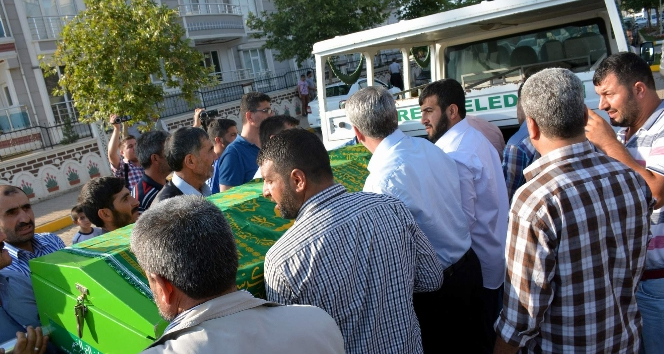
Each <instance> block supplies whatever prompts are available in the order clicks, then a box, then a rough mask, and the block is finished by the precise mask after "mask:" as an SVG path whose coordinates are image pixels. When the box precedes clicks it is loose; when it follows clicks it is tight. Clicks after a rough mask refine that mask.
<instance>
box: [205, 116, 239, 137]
mask: <svg viewBox="0 0 664 354" xmlns="http://www.w3.org/2000/svg"><path fill="white" fill-rule="evenodd" d="M236 126H237V123H235V121H234V120H232V119H226V118H220V119H213V120H212V121H210V123H208V127H207V133H208V137H209V138H210V139H214V138H217V137H218V138H221V137H222V136H224V134H226V132H228V129H230V128H231V127H236Z"/></svg>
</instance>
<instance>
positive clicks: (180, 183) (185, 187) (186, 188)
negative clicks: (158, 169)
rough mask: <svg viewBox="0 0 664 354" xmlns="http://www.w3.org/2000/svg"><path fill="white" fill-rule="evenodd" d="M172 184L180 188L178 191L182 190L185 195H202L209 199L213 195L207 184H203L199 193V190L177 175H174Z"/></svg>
mask: <svg viewBox="0 0 664 354" xmlns="http://www.w3.org/2000/svg"><path fill="white" fill-rule="evenodd" d="M171 182H173V184H174V185H175V186H176V187H178V189H180V190H181V191H182V193H183V194H185V195H200V196H204V197H207V196H210V195H211V194H212V191H210V187H209V186H208V185H207V183H203V185H202V186H201V191H198V189H196V188H194V187H192V186H191V185H190V184H189V183H187V182H186V181H185V180H183V179H182V178H180V176H178V175H177V173H174V174H173V178H171ZM201 192H202V193H201Z"/></svg>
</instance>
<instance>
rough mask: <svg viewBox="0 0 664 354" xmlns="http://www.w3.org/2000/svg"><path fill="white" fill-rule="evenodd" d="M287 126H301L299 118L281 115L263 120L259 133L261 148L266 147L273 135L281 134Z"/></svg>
mask: <svg viewBox="0 0 664 354" xmlns="http://www.w3.org/2000/svg"><path fill="white" fill-rule="evenodd" d="M286 124H290V125H294V126H296V127H297V126H299V125H300V121H299V120H298V119H297V118H293V117H291V116H287V115H279V116H273V117H268V118H265V120H263V122H262V123H261V126H260V130H259V132H258V139H259V140H260V142H261V146H263V145H265V143H267V141H268V140H270V137H271V136H272V135H275V134H277V133H279V132H280V131H282V130H284V129H286Z"/></svg>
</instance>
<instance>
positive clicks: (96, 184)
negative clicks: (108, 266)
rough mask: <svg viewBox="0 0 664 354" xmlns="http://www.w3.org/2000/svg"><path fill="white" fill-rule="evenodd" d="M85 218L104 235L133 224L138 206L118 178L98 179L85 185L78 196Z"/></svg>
mask: <svg viewBox="0 0 664 354" xmlns="http://www.w3.org/2000/svg"><path fill="white" fill-rule="evenodd" d="M78 204H79V205H80V206H81V207H82V208H83V212H84V213H85V216H87V217H88V219H89V220H90V221H92V223H93V224H95V225H97V226H98V227H101V228H102V230H103V231H104V233H106V232H110V231H113V230H116V229H119V228H121V227H125V226H127V225H129V224H131V223H134V222H135V221H136V219H138V216H139V215H140V213H139V211H138V210H139V209H138V207H139V204H138V201H137V200H136V198H134V197H132V196H131V193H129V190H127V187H125V186H124V181H123V180H122V179H121V178H118V177H98V178H93V179H91V180H89V181H88V183H86V184H85V185H84V186H83V188H82V189H81V193H80V194H79V195H78Z"/></svg>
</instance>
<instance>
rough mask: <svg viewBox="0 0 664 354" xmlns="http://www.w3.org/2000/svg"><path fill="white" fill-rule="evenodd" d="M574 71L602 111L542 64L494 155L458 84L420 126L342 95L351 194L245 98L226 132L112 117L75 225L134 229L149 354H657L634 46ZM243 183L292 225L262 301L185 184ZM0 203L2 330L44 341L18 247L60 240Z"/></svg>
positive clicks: (660, 137) (658, 240) (374, 102)
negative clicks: (148, 310) (147, 310)
mask: <svg viewBox="0 0 664 354" xmlns="http://www.w3.org/2000/svg"><path fill="white" fill-rule="evenodd" d="M593 83H594V85H595V90H596V92H597V94H598V95H599V97H600V102H599V109H600V110H603V111H605V112H607V113H608V115H609V118H610V123H611V124H609V123H608V122H607V121H605V120H604V119H603V118H601V117H600V116H599V115H598V114H597V113H596V112H594V111H593V110H591V109H588V108H587V107H586V106H585V104H584V98H585V94H584V86H583V83H582V82H581V81H580V79H579V78H578V77H577V76H576V75H574V74H573V73H572V72H570V71H569V70H566V69H557V68H554V69H545V70H542V71H540V72H538V73H536V74H533V75H532V76H530V77H528V78H527V79H526V80H525V82H524V83H523V84H522V86H521V87H520V88H519V94H518V97H519V99H518V104H517V118H518V120H519V124H520V125H521V126H520V129H519V131H518V132H517V133H516V134H515V135H514V136H512V138H511V139H510V140H509V141H508V142H507V144H506V146H505V147H504V149H502V145H501V142H500V141H498V140H499V139H498V140H496V139H493V138H492V137H491V134H492V133H491V131H492V129H491V128H488V129H483V128H482V126H484V125H483V124H484V123H482V122H480V123H479V124H480V126H478V125H477V123H473V122H472V120H473V119H477V118H474V117H471V116H467V115H466V108H465V92H464V90H463V87H462V86H461V85H460V84H459V83H458V82H457V81H455V80H452V79H445V80H441V81H437V82H433V83H431V84H430V85H428V86H427V87H426V88H425V89H424V90H423V91H422V93H421V95H420V96H419V104H420V108H421V111H422V120H421V122H422V124H423V125H424V127H425V129H426V132H427V138H428V139H422V138H416V137H410V136H407V135H405V134H404V133H402V132H401V131H400V130H399V129H398V122H397V110H396V105H395V101H394V98H393V97H392V95H391V94H390V93H389V92H388V91H387V90H385V89H383V88H380V87H367V88H364V89H362V90H359V91H358V92H357V93H355V94H354V95H352V96H351V97H350V98H349V99H348V100H347V102H346V114H347V116H348V118H349V119H350V121H351V123H352V126H353V131H354V133H355V136H356V141H357V142H358V143H361V144H363V145H364V146H365V147H366V148H367V149H368V150H369V151H370V152H371V153H372V157H371V160H370V162H369V164H368V170H369V176H368V178H367V179H366V182H365V185H364V191H363V192H358V193H349V192H348V191H346V189H345V188H344V187H343V186H342V185H341V184H338V183H336V182H335V180H334V176H333V174H332V168H331V166H330V160H329V156H328V152H327V151H326V149H325V147H324V145H323V143H322V142H321V140H320V138H319V137H317V136H316V135H315V134H313V133H311V132H309V131H306V130H303V129H291V128H295V127H297V126H298V120H297V119H295V118H292V117H288V116H273V111H272V109H271V106H270V98H269V96H267V95H265V94H262V93H256V92H254V93H249V94H247V95H245V96H244V97H243V99H242V103H241V108H240V115H241V119H242V129H241V131H240V134H239V135H238V134H237V133H238V131H237V127H236V125H235V124H231V123H229V122H225V120H224V119H219V120H217V121H213V122H210V123H208V126H207V131H206V130H203V129H201V128H199V124H198V123H195V124H194V126H193V127H180V128H178V129H176V130H174V131H173V132H171V133H170V134H169V133H166V132H162V131H155V132H149V133H146V134H143V135H141V136H140V137H139V139H138V141H137V140H136V139H135V138H133V137H131V136H128V137H125V138H124V139H120V133H119V132H120V129H119V126H115V125H114V131H113V137H112V139H115V140H114V141H113V142H112V143H111V144H110V147H109V160H110V161H111V164H112V166H111V167H112V170H113V173H114V174H115V177H101V178H96V179H92V180H90V181H89V182H88V183H86V184H85V186H84V187H83V189H82V191H81V194H80V196H79V205H78V206H76V207H75V208H74V209H72V218H74V219H75V221H76V223H77V225H79V227H80V230H79V234H80V235H77V237H78V238H80V239H81V240H85V239H88V238H90V237H94V235H96V234H101V233H104V232H108V231H112V230H115V229H117V228H120V227H124V226H126V225H128V224H131V223H134V222H135V225H134V227H133V230H132V236H131V249H132V251H133V252H134V254H135V255H136V258H137V259H138V262H139V264H140V265H141V267H142V268H143V269H144V270H145V272H146V277H147V279H148V282H149V284H150V288H151V289H152V291H153V295H154V299H155V303H156V304H157V307H158V308H159V311H160V314H161V315H162V317H164V319H166V320H168V321H170V325H169V326H168V327H167V328H166V330H165V331H164V334H163V336H162V337H161V338H159V339H158V340H157V341H155V342H154V344H152V345H151V346H150V347H149V348H147V349H146V351H145V352H146V353H182V352H192V353H199V352H200V353H203V352H214V351H216V350H217V349H219V348H224V351H225V352H226V351H227V352H231V353H253V352H259V351H260V352H265V351H270V352H279V353H281V352H284V353H286V352H288V353H344V352H345V353H439V352H443V351H446V350H449V348H460V349H459V351H460V352H468V353H492V352H493V353H517V352H523V353H588V352H593V353H596V352H611V353H614V352H615V353H637V352H639V351H641V352H642V353H647V354H652V353H658V352H661V350H662V349H661V348H664V343H662V342H663V341H664V338H663V337H662V336H661V333H662V332H663V330H664V328H663V327H664V220H661V219H662V218H664V216H662V215H661V213H660V208H661V206H662V205H664V101H662V100H661V99H660V98H659V97H658V96H657V93H656V91H655V85H654V79H653V76H652V72H651V71H650V68H649V66H648V65H647V64H646V63H645V62H644V61H643V60H642V59H641V58H639V57H638V56H637V55H635V54H631V53H619V54H614V55H612V56H610V57H608V58H606V59H605V60H604V61H603V62H602V63H601V64H600V66H599V67H598V68H597V70H596V72H595V76H594V78H593ZM200 113H201V110H197V111H196V112H195V118H196V119H195V122H196V121H197V120H198V116H199V115H200ZM112 122H113V120H112ZM611 125H613V126H617V127H621V129H620V131H619V132H618V133H617V136H616V133H615V132H614V130H613V128H612V127H611ZM476 126H477V127H478V128H476ZM502 144H504V141H502ZM112 149H114V150H112ZM118 150H119V151H121V155H120V154H117V153H116V152H117V151H118ZM111 155H115V156H114V157H113V158H111ZM501 155H502V156H501ZM171 173H172V177H171V178H170V180H168V179H167V176H168V175H169V174H171ZM256 177H261V178H263V181H264V182H263V194H264V196H265V197H267V198H270V199H271V200H273V201H274V202H275V203H276V207H277V208H278V209H279V211H280V213H281V216H282V217H284V218H287V219H294V220H295V221H294V224H293V226H292V227H291V228H290V229H289V230H288V231H286V233H285V234H284V235H283V236H282V237H281V238H280V239H279V240H278V241H277V242H276V243H275V244H274V245H273V246H272V247H271V248H270V250H269V251H268V253H267V254H266V256H265V267H264V280H265V288H266V295H267V301H266V300H262V299H258V298H255V297H253V296H252V295H251V294H249V293H247V292H245V291H238V290H237V289H236V287H235V276H236V272H237V267H238V264H237V263H238V259H237V250H236V247H235V241H234V237H233V233H232V231H231V229H230V227H229V225H228V222H227V221H226V220H225V218H224V216H223V214H222V213H221V211H220V210H219V209H218V208H217V207H215V206H214V205H212V204H211V203H210V202H208V201H207V200H206V199H205V198H204V197H206V196H209V195H210V194H212V193H215V192H218V191H225V190H227V189H229V188H231V187H233V186H237V185H241V184H243V183H246V182H248V181H250V180H252V179H254V178H256ZM0 212H1V213H2V214H0V231H1V234H0V240H3V241H4V242H2V245H3V248H2V254H1V255H0V268H1V269H0V275H1V276H0V301H1V302H2V303H1V305H0V308H1V309H2V310H3V311H0V317H2V320H0V329H1V331H0V336H2V337H3V338H0V340H3V339H5V340H6V339H9V338H10V337H14V336H15V333H16V332H17V331H19V332H21V333H19V334H18V337H17V351H16V352H17V353H44V352H46V351H48V350H53V348H52V346H51V345H49V344H48V340H47V339H48V338H47V337H45V336H43V335H42V333H41V331H40V330H39V329H37V330H35V329H34V328H33V327H34V326H38V325H39V321H38V318H37V316H36V306H35V304H34V295H33V294H32V287H31V285H30V279H29V274H30V273H29V272H30V271H29V268H28V261H29V260H30V259H32V258H35V257H39V256H42V255H45V254H48V253H50V252H54V251H56V250H58V249H61V248H63V247H64V244H63V242H62V241H61V240H60V239H59V238H58V237H57V236H56V235H53V234H35V233H34V215H33V213H32V210H31V208H30V202H29V200H28V198H27V196H26V195H25V193H23V191H22V190H21V189H19V188H16V187H12V186H0ZM90 223H92V224H94V225H96V226H97V227H98V228H99V229H98V230H97V229H94V228H92V227H91V225H90ZM201 245H204V246H205V247H200V246H201ZM5 251H7V253H8V254H6V253H5ZM18 303H22V304H26V305H25V306H17V305H15V304H18ZM8 304H9V305H8ZM294 305H298V306H294ZM256 324H260V325H258V326H257V325H256ZM26 329H27V333H24V332H26ZM453 343H456V344H453Z"/></svg>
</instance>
